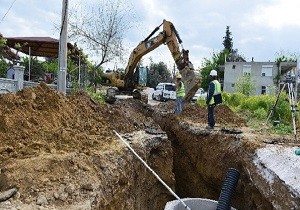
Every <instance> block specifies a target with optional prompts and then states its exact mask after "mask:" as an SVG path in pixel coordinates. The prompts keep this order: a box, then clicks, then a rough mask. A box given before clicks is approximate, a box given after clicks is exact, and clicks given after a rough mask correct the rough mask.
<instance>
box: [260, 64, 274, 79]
mask: <svg viewBox="0 0 300 210" xmlns="http://www.w3.org/2000/svg"><path fill="white" fill-rule="evenodd" d="M272 72H273V65H263V66H262V67H261V76H262V77H272V75H273V73H272Z"/></svg>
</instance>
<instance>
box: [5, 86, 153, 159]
mask: <svg viewBox="0 0 300 210" xmlns="http://www.w3.org/2000/svg"><path fill="white" fill-rule="evenodd" d="M0 107H1V109H0V121H1V122H0V139H1V146H0V160H1V161H4V160H6V159H8V158H26V157H33V156H37V155H41V154H43V153H65V152H79V151H80V152H84V153H87V154H88V153H90V152H92V151H96V150H97V151H99V150H103V149H106V148H116V145H114V144H115V142H116V141H113V140H115V139H116V137H115V135H114V134H113V132H112V130H116V131H118V132H121V133H126V132H132V131H135V130H141V129H145V128H147V127H153V128H158V127H157V126H155V125H154V123H152V120H151V118H147V117H145V116H144V115H143V113H141V112H140V111H141V110H140V107H142V104H139V102H138V101H136V100H133V99H132V100H126V101H125V100H124V101H120V102H118V103H116V104H115V105H106V104H104V105H100V104H98V103H96V102H94V101H93V100H91V99H90V97H89V96H88V95H87V94H86V93H84V92H78V93H76V94H74V95H72V96H68V97H66V96H64V95H62V94H60V93H58V92H57V91H55V90H54V89H52V88H49V87H48V86H47V85H46V84H44V83H42V84H41V85H39V86H38V87H36V88H25V89H23V90H22V91H20V92H18V93H17V94H5V95H0ZM112 146H114V147H112Z"/></svg>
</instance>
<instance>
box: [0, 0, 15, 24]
mask: <svg viewBox="0 0 300 210" xmlns="http://www.w3.org/2000/svg"><path fill="white" fill-rule="evenodd" d="M16 1H17V0H14V1H13V3H12V4H11V5H10V7H9V8H8V10H7V12H6V13H5V14H4V16H3V17H2V19H1V22H0V23H2V21H3V20H4V18H5V16H6V15H7V14H8V12H9V11H10V9H11V8H12V6H13V5H14V3H15V2H16Z"/></svg>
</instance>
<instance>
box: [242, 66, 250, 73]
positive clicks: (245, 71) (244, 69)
mask: <svg viewBox="0 0 300 210" xmlns="http://www.w3.org/2000/svg"><path fill="white" fill-rule="evenodd" d="M250 74H251V65H243V75H244V76H245V75H250Z"/></svg>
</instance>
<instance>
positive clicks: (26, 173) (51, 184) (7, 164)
mask: <svg viewBox="0 0 300 210" xmlns="http://www.w3.org/2000/svg"><path fill="white" fill-rule="evenodd" d="M0 107H1V108H0V139H1V145H0V162H1V164H0V168H1V171H0V172H1V173H0V192H1V191H5V190H7V189H10V188H12V187H15V188H17V189H18V195H17V197H16V198H15V199H17V200H20V201H21V202H22V203H23V204H22V205H25V204H26V205H29V206H28V209H30V208H32V209H34V208H33V206H32V203H35V204H36V203H37V205H39V206H44V207H45V206H47V205H48V204H49V203H52V207H53V205H57V206H63V205H64V202H66V203H68V204H72V203H75V201H76V202H79V201H81V205H82V206H81V207H80V206H77V207H76V208H75V207H74V209H91V207H88V206H92V207H93V206H97V205H96V204H95V205H93V204H92V202H91V203H88V204H82V203H84V202H83V200H82V199H83V198H82V197H80V198H78V195H77V197H76V194H75V193H74V191H75V190H74V187H75V186H76V183H81V189H83V190H85V191H87V192H90V191H93V189H94V186H93V179H95V177H97V176H100V175H99V173H98V171H99V170H100V169H99V168H98V169H97V170H94V169H93V168H92V166H89V165H88V166H87V165H85V164H86V162H84V161H85V158H86V157H89V156H94V157H95V156H97V155H98V156H101V155H107V156H109V158H110V159H111V158H114V157H118V156H122V154H123V153H124V145H123V144H122V143H120V141H119V140H118V138H117V137H116V135H115V134H114V132H113V130H115V131H117V132H119V133H122V134H126V133H133V132H138V131H141V130H147V129H148V130H152V131H153V130H154V131H156V132H157V133H160V132H163V131H162V128H163V127H164V126H163V125H162V127H161V126H159V125H158V124H157V123H156V122H155V121H154V118H152V117H151V115H152V114H153V113H155V112H161V113H167V116H166V117H167V118H169V119H170V121H169V123H172V119H175V118H176V119H177V118H179V117H178V116H175V115H174V114H172V112H173V110H174V107H175V102H173V101H170V102H165V103H161V104H159V105H156V106H150V105H146V104H143V103H142V102H140V101H137V100H134V99H126V100H119V101H117V102H116V103H115V104H112V105H110V104H99V103H97V102H95V101H93V100H92V99H91V98H90V97H89V96H88V95H87V94H86V93H85V92H83V91H82V92H77V93H74V94H72V95H70V96H64V95H62V94H60V93H58V92H57V91H55V90H54V89H51V88H49V87H48V86H47V85H46V84H45V83H41V84H40V85H39V86H38V87H36V88H30V89H29V88H25V89H23V90H22V91H19V92H18V93H16V94H10V93H9V94H3V95H0ZM180 119H182V121H185V122H186V123H188V124H189V123H190V124H193V125H194V126H196V127H197V126H198V127H202V128H204V127H205V126H206V122H207V111H206V109H205V108H202V107H200V106H198V105H195V104H188V103H186V104H184V111H183V113H182V115H181V116H180ZM216 120H217V122H218V124H217V129H221V128H223V127H230V128H238V129H243V131H247V129H248V128H246V122H245V120H243V119H241V118H240V117H238V116H237V115H236V114H235V113H234V112H232V111H231V110H230V109H229V108H228V107H227V106H225V105H220V106H218V107H217V108H216ZM251 132H252V131H250V132H248V133H249V135H251ZM258 141H262V139H258ZM256 147H257V143H256V142H253V148H256ZM94 159H95V158H94ZM93 161H96V160H93ZM99 161H100V160H99ZM118 161H119V160H118ZM100 162H101V161H100ZM107 164H111V163H110V162H108V161H107V162H105V159H102V162H101V165H106V166H105V167H104V166H103V168H106V167H108V166H107ZM111 167H112V168H116V167H117V166H111ZM103 168H102V169H103ZM108 168H109V167H108ZM142 168H143V167H142ZM103 170H104V169H103ZM77 171H80V172H81V173H78V174H77V175H76V173H77ZM75 172H76V173H75ZM118 172H119V173H120V174H122V168H121V169H118ZM87 173H88V174H89V175H88V176H89V182H86V179H87ZM49 174H50V175H49ZM71 174H72V176H71ZM74 174H75V175H74ZM104 175H105V172H103V176H104ZM74 179H76V182H75V181H74ZM105 179H106V182H110V181H111V182H114V180H109V179H110V177H106V178H105ZM170 179H172V177H170ZM71 182H72V183H75V184H72V185H70V183H71ZM118 183H119V184H121V185H122V179H121V178H120V179H119V180H118ZM62 185H64V188H63V189H62ZM46 189H47V191H51V190H52V192H53V193H52V195H51V196H52V197H51V196H50V195H49V194H46V193H45V192H46ZM104 191H105V190H104ZM64 193H65V194H64ZM72 193H73V194H75V195H73V196H72V197H71V196H70V195H71V194H72ZM107 193H108V192H106V193H105V192H103V195H102V197H105V196H106V194H107ZM110 193H112V192H110ZM68 195H69V197H68ZM99 196H100V197H101V195H99ZM93 202H95V203H97V202H96V201H93ZM107 202H108V201H107ZM120 202H122V201H120ZM98 203H99V201H98ZM10 205H12V204H10V203H8V204H7V206H8V207H7V209H9V207H11V206H10ZM20 205H21V204H20ZM98 206H99V205H98ZM22 207H24V206H22ZM49 209H51V208H49ZM54 209H56V208H54ZM62 209H64V208H63V207H62ZM100 209H101V208H100ZM107 209H116V207H110V208H107ZM120 209H121V208H120ZM124 209H126V208H124Z"/></svg>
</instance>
